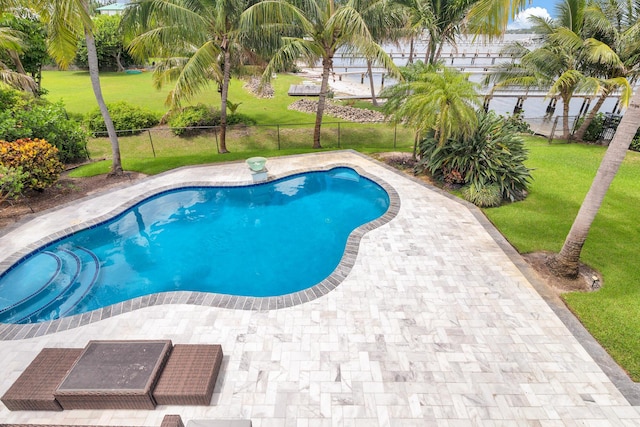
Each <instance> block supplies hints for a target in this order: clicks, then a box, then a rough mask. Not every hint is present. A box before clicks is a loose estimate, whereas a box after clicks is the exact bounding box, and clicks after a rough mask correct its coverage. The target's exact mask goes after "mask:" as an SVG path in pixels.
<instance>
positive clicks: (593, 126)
mask: <svg viewBox="0 0 640 427" xmlns="http://www.w3.org/2000/svg"><path fill="white" fill-rule="evenodd" d="M605 120H606V117H605V115H604V114H602V113H598V114H596V116H595V117H594V118H593V120H592V121H591V123H589V127H587V131H586V132H585V133H584V136H583V137H582V140H583V141H585V142H597V141H598V140H599V139H600V136H601V135H602V131H603V130H604V125H605ZM582 123H584V117H580V118H579V119H578V121H577V122H576V125H575V128H576V129H578V128H580V126H582Z"/></svg>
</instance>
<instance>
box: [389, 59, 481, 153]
mask: <svg viewBox="0 0 640 427" xmlns="http://www.w3.org/2000/svg"><path fill="white" fill-rule="evenodd" d="M403 74H404V75H405V76H406V77H407V80H406V81H405V82H401V83H399V84H397V85H394V86H392V87H390V88H386V89H385V90H384V91H383V92H382V95H383V96H386V97H387V102H386V104H385V105H384V112H385V113H386V114H387V115H388V116H389V117H390V118H391V120H392V121H393V122H395V123H406V124H409V125H410V126H413V127H414V128H415V130H416V131H415V140H416V144H417V141H419V140H420V139H422V136H423V135H425V134H427V133H430V134H432V135H433V138H434V139H435V140H436V141H438V144H439V145H444V144H445V143H446V141H447V140H448V139H450V138H452V139H455V138H459V137H464V136H470V135H472V134H473V133H474V132H475V131H476V128H477V124H478V118H477V115H476V112H475V107H477V105H478V103H479V100H478V93H477V84H475V83H473V82H470V81H469V79H468V78H467V75H466V74H463V73H461V72H459V71H457V70H454V69H451V68H447V67H445V66H443V65H440V64H437V65H426V66H425V65H424V64H423V63H422V62H418V63H416V64H413V65H412V66H410V67H407V68H406V69H405V71H404V72H403ZM414 153H415V146H414Z"/></svg>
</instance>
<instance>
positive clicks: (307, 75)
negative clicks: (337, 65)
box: [298, 68, 380, 96]
mask: <svg viewBox="0 0 640 427" xmlns="http://www.w3.org/2000/svg"><path fill="white" fill-rule="evenodd" d="M320 73H321V70H320V69H317V68H301V69H300V73H298V75H299V76H300V77H302V78H303V79H304V80H308V81H312V82H314V83H316V84H318V85H319V84H320V83H321V82H322V78H321V74H320ZM329 86H330V87H331V89H332V90H333V92H334V93H335V94H336V96H370V95H371V90H370V88H369V79H368V78H365V80H364V84H360V83H359V82H356V81H351V80H346V79H344V78H343V80H340V78H339V76H338V74H337V73H336V75H335V77H334V76H331V77H329ZM375 90H376V94H378V93H379V92H380V87H379V86H376V88H375Z"/></svg>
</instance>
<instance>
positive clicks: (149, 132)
mask: <svg viewBox="0 0 640 427" xmlns="http://www.w3.org/2000/svg"><path fill="white" fill-rule="evenodd" d="M147 133H148V134H149V143H150V144H151V151H152V152H153V158H154V159H155V158H156V149H155V147H154V146H153V138H151V129H147Z"/></svg>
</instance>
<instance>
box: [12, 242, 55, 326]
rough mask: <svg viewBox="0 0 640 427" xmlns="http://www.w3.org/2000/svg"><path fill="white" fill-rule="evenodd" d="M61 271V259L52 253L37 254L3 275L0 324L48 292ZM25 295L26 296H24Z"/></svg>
mask: <svg viewBox="0 0 640 427" xmlns="http://www.w3.org/2000/svg"><path fill="white" fill-rule="evenodd" d="M61 270H62V259H61V258H60V257H59V256H58V255H56V254H55V253H53V252H50V251H43V252H41V253H38V254H36V255H34V256H32V257H30V258H28V259H26V260H25V261H24V262H22V263H21V264H19V265H18V266H17V267H15V268H13V269H11V270H9V271H7V272H6V273H5V274H4V275H3V281H2V283H3V284H4V286H2V287H0V322H2V321H4V320H5V319H8V318H9V317H11V315H12V313H15V312H16V310H19V309H20V307H22V306H24V305H25V304H27V302H28V301H29V300H32V299H34V298H38V296H39V295H41V293H42V292H48V287H49V285H51V284H52V283H53V282H54V281H55V280H56V279H58V276H59V274H60V271H61ZM25 294H26V296H24V295H25Z"/></svg>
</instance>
